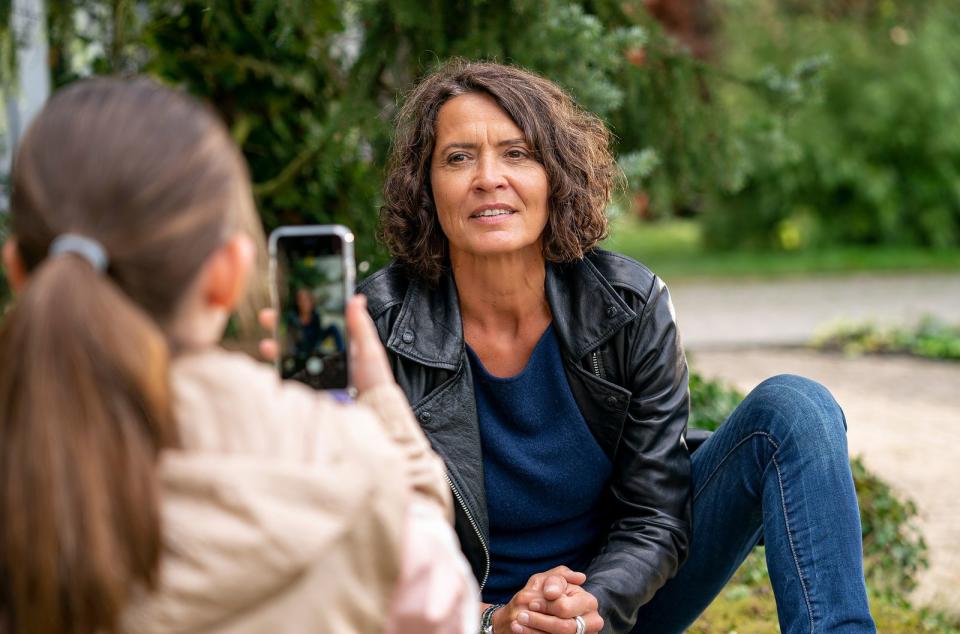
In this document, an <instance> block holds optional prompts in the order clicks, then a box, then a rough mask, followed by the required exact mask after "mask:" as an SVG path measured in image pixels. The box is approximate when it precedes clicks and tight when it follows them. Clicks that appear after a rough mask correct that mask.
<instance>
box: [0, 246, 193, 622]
mask: <svg viewBox="0 0 960 634" xmlns="http://www.w3.org/2000/svg"><path fill="white" fill-rule="evenodd" d="M168 366H169V352H168V346H167V343H166V340H165V339H164V336H163V335H162V334H161V332H160V329H159V328H158V326H157V325H156V324H155V323H154V321H153V320H152V319H151V318H150V317H148V316H147V314H146V313H145V312H144V311H143V310H142V309H141V308H139V307H138V306H137V305H136V304H134V302H133V301H131V300H130V299H129V298H128V297H127V296H126V295H125V294H124V293H123V292H121V291H120V289H119V288H118V287H117V286H116V285H115V284H114V283H113V282H112V281H111V280H110V279H109V278H107V277H106V276H105V275H102V274H98V273H97V272H96V271H95V270H94V269H93V268H92V267H91V266H89V264H87V263H86V262H84V261H83V260H81V259H79V258H78V257H76V256H61V257H54V258H49V259H47V260H45V261H43V262H42V263H40V264H39V265H38V266H37V267H36V268H35V269H34V270H33V271H32V273H31V277H30V280H29V282H28V284H27V285H26V287H25V288H24V289H23V292H22V293H21V295H20V296H19V297H18V300H17V303H16V304H15V305H14V307H13V308H12V309H11V310H10V311H9V312H8V314H7V316H6V318H5V320H4V322H3V324H2V326H0V518H2V520H0V631H4V632H8V633H11V634H12V633H27V632H29V633H30V634H54V633H64V634H94V633H97V632H111V631H114V630H115V629H116V628H117V626H118V620H119V618H120V614H121V611H122V610H123V608H124V606H125V605H126V603H127V601H128V600H129V598H130V596H131V594H132V593H134V592H136V591H138V590H141V589H143V590H148V589H150V588H153V587H155V584H156V582H157V576H158V566H159V561H160V551H161V520H160V509H159V492H158V488H159V487H158V481H157V471H156V462H157V458H158V455H159V452H160V450H161V449H163V448H165V447H172V446H176V445H177V443H178V440H177V432H176V427H175V423H174V420H173V416H172V411H171V410H172V407H171V399H170V387H169V371H168Z"/></svg>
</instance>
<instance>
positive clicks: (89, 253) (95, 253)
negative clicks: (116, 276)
mask: <svg viewBox="0 0 960 634" xmlns="http://www.w3.org/2000/svg"><path fill="white" fill-rule="evenodd" d="M64 253H74V254H76V255H79V256H80V257H82V258H83V259H84V260H86V261H87V262H89V263H90V266H92V267H93V268H94V269H95V270H96V271H97V272H98V273H103V272H104V271H106V270H107V264H108V263H109V261H110V260H109V258H107V252H106V250H105V249H104V248H103V245H101V244H100V243H99V242H97V241H96V240H94V239H93V238H88V237H86V236H81V235H77V234H75V233H65V234H63V235H61V236H58V237H57V239H56V240H54V241H53V243H52V244H51V245H50V250H49V251H48V252H47V254H48V256H50V257H54V256H58V255H63V254H64Z"/></svg>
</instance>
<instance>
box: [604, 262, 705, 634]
mask: <svg viewBox="0 0 960 634" xmlns="http://www.w3.org/2000/svg"><path fill="white" fill-rule="evenodd" d="M625 343H626V345H625V347H626V354H627V357H626V362H625V364H624V365H625V368H626V371H627V373H628V374H627V376H626V382H625V387H628V388H629V389H630V390H631V392H632V397H631V401H630V406H629V409H628V412H627V418H626V421H625V423H624V429H623V433H622V435H621V440H620V444H619V446H618V448H617V451H616V454H615V455H614V464H613V474H612V482H611V495H612V509H613V518H612V521H611V524H610V529H609V533H608V535H607V539H606V543H605V544H604V546H603V547H602V549H601V551H600V553H599V554H598V555H597V557H596V558H595V559H594V560H593V562H591V564H590V566H589V568H588V570H587V571H586V573H587V583H586V585H585V589H587V590H588V591H589V592H591V593H592V594H593V595H594V596H596V598H597V600H598V602H599V604H600V614H601V616H602V617H603V619H604V623H605V625H604V628H603V632H605V633H609V632H616V633H620V632H623V633H626V632H629V631H630V630H631V629H632V627H633V624H634V619H635V618H636V614H637V610H638V609H639V607H640V606H641V605H643V604H644V603H646V602H647V601H649V600H650V599H651V598H652V597H653V595H654V593H655V592H656V591H657V590H658V589H659V588H660V587H661V586H662V585H663V584H664V583H665V582H666V581H667V579H669V578H670V577H672V576H673V575H674V574H676V572H677V569H678V568H679V566H680V564H681V563H683V561H684V560H685V558H686V554H687V548H688V545H689V541H690V533H691V503H692V495H691V479H690V456H689V453H688V452H687V449H686V447H685V446H684V444H683V437H684V434H685V432H686V427H687V417H688V414H689V409H690V406H689V402H690V398H689V389H688V385H687V380H688V376H687V364H686V360H685V357H684V354H683V347H682V345H681V343H680V336H679V334H678V331H677V325H676V320H675V318H674V312H673V306H672V303H671V301H670V295H669V293H668V291H667V288H666V286H664V284H663V282H661V281H660V280H659V279H657V278H654V280H653V285H652V287H651V289H650V293H649V294H648V300H647V302H646V304H645V306H643V308H642V312H641V317H640V319H639V321H638V322H636V324H635V325H634V326H631V330H630V331H629V332H628V333H627V337H626V340H625Z"/></svg>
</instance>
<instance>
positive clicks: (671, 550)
mask: <svg viewBox="0 0 960 634" xmlns="http://www.w3.org/2000/svg"><path fill="white" fill-rule="evenodd" d="M545 286H546V294H547V300H548V302H549V304H550V309H551V311H552V313H553V323H554V328H555V331H556V333H557V337H558V338H559V341H560V345H561V349H562V351H563V356H564V370H565V371H566V375H567V381H568V383H569V384H570V388H571V391H572V392H573V395H574V398H575V399H576V402H577V404H578V405H579V407H580V411H581V413H582V414H583V417H584V419H585V420H586V422H587V425H588V426H589V428H590V430H591V432H592V433H593V436H594V437H595V438H596V440H597V442H598V443H599V445H600V447H601V448H602V449H603V451H604V452H605V453H606V455H607V457H609V458H610V460H611V462H612V464H613V474H612V476H611V480H610V483H609V485H608V488H607V491H606V493H605V494H604V498H603V499H602V500H601V505H602V506H601V509H602V512H603V513H604V514H605V516H606V517H608V518H609V529H608V531H607V534H606V536H605V538H604V539H603V541H602V543H601V544H599V547H598V553H597V555H596V556H595V558H594V559H593V561H592V562H591V563H590V566H589V567H588V568H587V570H585V571H584V572H586V574H587V583H586V585H585V588H586V589H587V590H588V591H590V592H591V593H593V594H594V596H596V598H597V600H598V601H599V604H600V614H601V616H603V619H604V622H605V623H606V625H605V627H604V630H603V631H604V632H629V631H630V628H631V627H632V625H633V621H634V619H635V618H636V612H637V609H638V608H639V607H640V606H641V605H643V604H644V603H645V602H647V601H649V600H650V598H651V597H652V596H653V594H654V592H656V590H657V589H658V588H659V587H660V586H662V585H663V584H664V582H665V581H666V580H667V579H669V578H670V577H671V576H673V575H674V573H676V571H677V568H678V567H679V566H680V564H681V563H682V562H683V561H684V559H685V557H686V553H687V546H688V543H689V540H690V532H691V527H690V523H691V492H690V457H689V454H688V452H687V449H686V443H685V441H684V434H685V432H686V426H687V414H688V410H689V393H688V388H687V366H686V361H685V359H684V355H683V350H682V347H681V344H680V338H679V335H678V333H677V327H676V323H675V320H674V315H673V307H672V304H671V302H670V296H669V294H668V292H667V289H666V287H665V286H664V284H663V282H661V281H660V280H659V279H658V278H657V277H656V276H655V275H653V273H651V272H650V271H649V269H647V268H646V267H644V266H643V265H641V264H639V263H637V262H636V261H634V260H632V259H630V258H627V257H625V256H621V255H617V254H614V253H608V252H604V251H600V250H595V251H593V252H591V253H590V254H589V255H588V256H587V257H586V258H584V259H583V260H580V261H578V262H575V263H572V264H566V265H554V264H550V263H548V264H547V271H546V283H545ZM358 290H359V292H362V293H364V294H365V295H366V296H367V298H368V306H369V310H370V313H371V315H372V316H373V318H374V321H375V322H376V324H377V328H378V330H379V332H380V338H381V339H382V340H383V342H384V344H385V345H386V347H387V350H388V355H389V357H390V363H391V365H392V367H393V371H394V374H395V376H396V378H397V381H398V383H399V384H400V387H401V388H402V389H403V390H404V392H405V393H406V394H407V397H408V398H409V399H410V403H411V405H412V406H413V409H414V412H415V414H416V415H417V418H418V420H419V421H420V424H421V426H422V427H423V430H424V432H425V433H426V435H427V437H428V438H429V439H430V442H431V444H432V445H433V448H434V449H435V450H436V451H437V453H439V454H440V456H441V457H442V458H443V459H444V461H445V462H446V464H447V469H448V477H449V480H450V485H451V488H452V490H453V495H454V498H455V500H456V501H455V505H456V530H457V534H458V536H459V538H460V543H461V547H462V548H463V551H464V553H465V554H466V556H467V559H468V560H469V561H470V564H471V566H472V567H473V571H474V574H475V575H476V577H477V579H478V580H479V582H480V584H481V586H482V585H483V584H484V583H485V582H486V578H487V575H488V573H489V571H490V555H489V550H488V547H487V544H488V519H487V504H486V498H485V493H484V488H483V466H482V464H483V463H482V459H481V455H480V435H479V431H478V423H477V410H476V403H475V399H474V394H473V379H472V376H471V370H470V363H469V362H468V360H467V356H466V349H465V347H464V340H463V327H462V323H461V319H460V309H459V302H458V298H457V289H456V285H455V284H454V281H453V277H452V275H450V274H449V273H447V274H445V275H444V276H443V277H442V278H441V280H440V281H439V283H438V285H436V286H433V287H431V286H429V285H427V284H425V283H424V282H422V281H420V280H417V279H411V278H410V277H408V276H407V275H406V274H405V270H404V269H403V268H402V267H400V266H399V265H397V264H392V265H390V266H388V267H386V268H384V269H382V270H380V271H378V272H377V273H375V274H374V275H372V276H371V277H370V278H368V279H367V280H366V281H365V282H364V283H363V284H362V285H361V287H360V288H359V289H358Z"/></svg>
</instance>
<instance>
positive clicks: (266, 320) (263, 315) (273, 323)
mask: <svg viewBox="0 0 960 634" xmlns="http://www.w3.org/2000/svg"><path fill="white" fill-rule="evenodd" d="M257 321H259V322H260V327H261V328H263V329H264V330H266V331H268V332H270V333H272V332H273V329H274V328H276V327H277V309H276V308H261V309H260V312H258V313H257Z"/></svg>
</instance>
